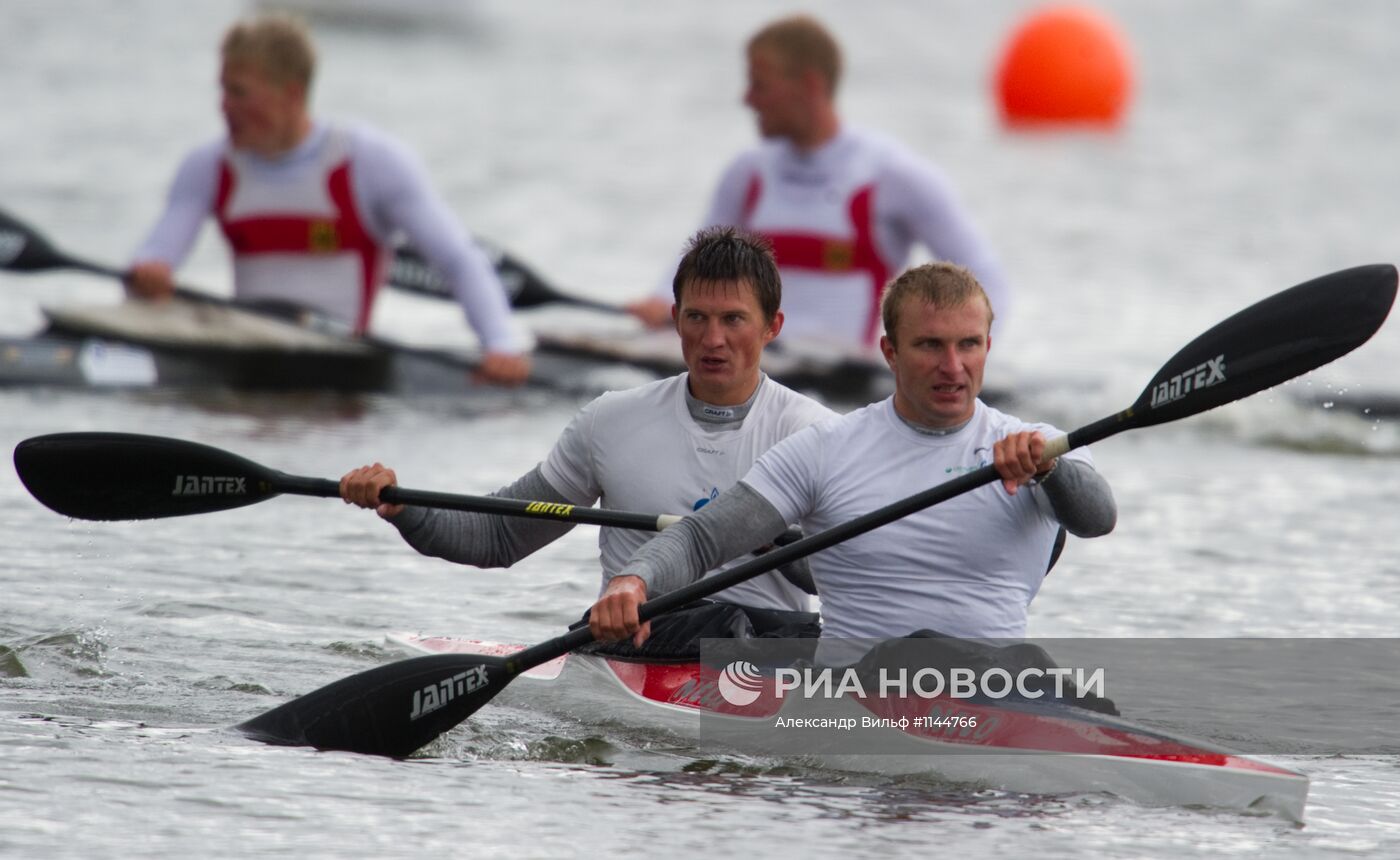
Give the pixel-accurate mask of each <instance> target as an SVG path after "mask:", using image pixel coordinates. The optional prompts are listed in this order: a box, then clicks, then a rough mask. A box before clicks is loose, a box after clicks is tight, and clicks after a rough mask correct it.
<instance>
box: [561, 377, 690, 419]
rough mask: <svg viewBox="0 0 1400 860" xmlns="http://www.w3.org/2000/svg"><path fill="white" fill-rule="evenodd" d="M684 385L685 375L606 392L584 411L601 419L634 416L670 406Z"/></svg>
mask: <svg viewBox="0 0 1400 860" xmlns="http://www.w3.org/2000/svg"><path fill="white" fill-rule="evenodd" d="M684 385H685V374H680V375H678V376H668V377H666V378H665V379H658V380H655V381H654V382H648V383H645V384H643V385H638V386H636V387H634V388H623V389H619V390H616V391H606V392H604V393H602V394H600V395H598V396H597V397H595V398H594V399H593V400H592V401H591V402H590V403H589V404H588V405H587V406H585V407H584V409H585V410H590V411H592V412H594V413H595V414H597V415H599V416H602V417H615V416H619V415H621V416H624V417H625V416H628V415H631V416H636V415H637V411H638V410H642V409H649V408H656V407H660V406H663V405H671V404H672V403H673V401H674V399H675V398H676V397H679V396H680V389H681V387H682V386H684Z"/></svg>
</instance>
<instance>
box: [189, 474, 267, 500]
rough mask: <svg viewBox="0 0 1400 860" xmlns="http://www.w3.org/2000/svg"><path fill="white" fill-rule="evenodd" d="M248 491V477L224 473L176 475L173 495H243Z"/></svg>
mask: <svg viewBox="0 0 1400 860" xmlns="http://www.w3.org/2000/svg"><path fill="white" fill-rule="evenodd" d="M247 492H248V479H247V478H234V477H228V476H223V475H176V476H175V489H174V490H171V491H170V495H172V496H241V495H244V494H245V493H247Z"/></svg>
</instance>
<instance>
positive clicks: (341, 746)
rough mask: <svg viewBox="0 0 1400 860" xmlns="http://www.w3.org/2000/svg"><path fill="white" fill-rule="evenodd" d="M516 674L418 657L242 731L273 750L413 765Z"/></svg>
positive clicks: (318, 694)
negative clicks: (340, 754) (307, 749)
mask: <svg viewBox="0 0 1400 860" xmlns="http://www.w3.org/2000/svg"><path fill="white" fill-rule="evenodd" d="M515 673H516V669H515V668H514V667H513V666H512V665H510V664H508V661H507V660H506V658H502V657H494V656H487V655H479V654H437V655H433V656H429V657H415V658H412V659H408V660H400V661H398V662H395V663H387V664H385V665H383V666H376V667H375V668H373V669H368V670H366V671H364V672H360V673H357V674H355V675H351V676H350V677H348V678H342V679H340V680H339V681H335V682H333V683H331V684H327V685H326V686H324V687H321V688H320V689H317V690H313V691H311V692H310V693H307V694H306V695H304V696H300V697H298V698H296V699H293V700H291V701H290V702H287V703H285V704H282V705H279V706H278V707H276V708H273V709H272V710H270V711H268V712H266V713H264V714H260V715H258V716H256V717H253V718H252V719H250V720H247V721H245V722H243V723H240V724H238V725H237V726H235V727H234V728H235V729H236V730H237V731H240V732H242V733H243V734H244V735H246V736H247V737H249V738H251V739H252V740H256V741H260V742H262V743H266V744H274V745H278V746H306V747H314V748H316V749H319V750H340V751H344V752H354V753H362V754H364V755H378V756H387V757H390V758H406V757H408V756H410V755H412V754H413V753H414V752H417V751H418V750H420V749H422V748H423V747H424V746H426V745H428V744H429V743H432V742H433V741H434V740H436V739H437V738H438V737H439V736H441V735H443V734H444V733H446V732H448V731H449V730H451V729H452V728H453V727H454V726H456V725H457V724H458V723H460V722H462V721H463V720H465V719H466V718H467V717H469V716H471V715H472V714H474V713H476V711H477V710H478V709H479V708H481V707H482V706H483V705H485V704H486V703H487V702H489V701H491V699H492V698H494V697H495V696H496V694H497V693H499V692H500V691H501V690H503V689H504V688H505V686H506V685H507V684H508V683H510V680H511V678H513V677H514V675H515Z"/></svg>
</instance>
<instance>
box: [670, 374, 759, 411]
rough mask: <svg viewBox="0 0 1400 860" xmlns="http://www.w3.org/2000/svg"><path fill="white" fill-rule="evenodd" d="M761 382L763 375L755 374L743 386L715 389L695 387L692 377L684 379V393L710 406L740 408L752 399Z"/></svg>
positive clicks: (736, 385)
mask: <svg viewBox="0 0 1400 860" xmlns="http://www.w3.org/2000/svg"><path fill="white" fill-rule="evenodd" d="M762 381H763V374H762V373H756V374H754V376H753V379H752V380H750V381H749V382H748V383H746V384H744V385H738V384H735V385H732V386H729V387H727V388H723V389H717V388H710V387H708V386H697V385H696V384H695V377H694V376H693V375H692V376H688V377H687V379H686V392H687V393H688V394H689V395H690V396H691V397H693V398H695V399H696V400H699V401H700V402H702V403H708V404H710V405H711V406H740V405H742V404H744V403H748V402H749V400H750V399H752V398H753V395H754V392H755V391H757V390H758V385H759V383H760V382H762Z"/></svg>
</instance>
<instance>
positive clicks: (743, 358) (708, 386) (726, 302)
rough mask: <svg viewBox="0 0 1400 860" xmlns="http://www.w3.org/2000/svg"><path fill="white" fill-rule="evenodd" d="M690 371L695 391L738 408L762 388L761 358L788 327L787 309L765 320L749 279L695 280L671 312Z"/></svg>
mask: <svg viewBox="0 0 1400 860" xmlns="http://www.w3.org/2000/svg"><path fill="white" fill-rule="evenodd" d="M671 314H672V316H673V317H674V318H675V321H676V331H677V332H678V333H679V334H680V336H681V354H682V355H683V356H684V357H685V366H686V368H687V369H688V370H689V371H690V393H691V394H693V395H695V396H696V397H698V398H699V399H701V400H703V401H705V402H706V403H713V404H714V405H716V406H736V405H738V404H740V403H743V402H744V401H745V400H748V399H749V396H750V395H752V394H753V392H754V389H755V388H756V387H758V378H759V369H758V362H759V358H760V357H761V356H762V355H763V348H764V347H765V346H767V345H768V343H769V341H771V340H773V338H775V337H777V336H778V332H779V331H781V330H782V328H783V314H782V311H779V312H777V313H776V314H774V315H773V319H772V320H766V319H764V317H763V308H762V307H760V305H759V303H758V296H757V294H756V293H755V292H754V288H753V287H752V286H751V285H750V284H749V282H748V281H690V282H689V283H687V284H685V286H684V288H683V289H682V290H681V301H680V303H679V304H677V305H676V306H675V307H674V308H672V310H671Z"/></svg>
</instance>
